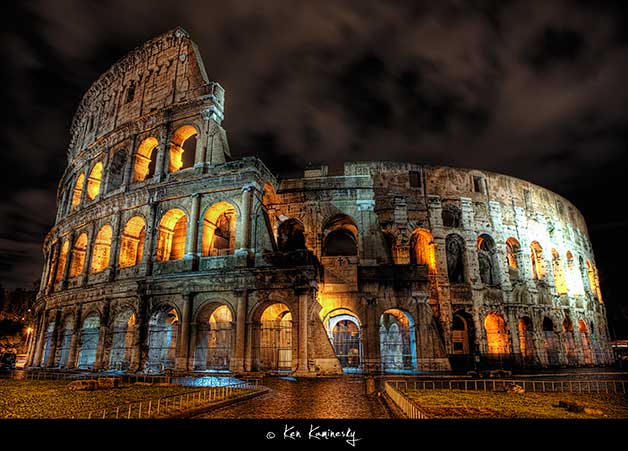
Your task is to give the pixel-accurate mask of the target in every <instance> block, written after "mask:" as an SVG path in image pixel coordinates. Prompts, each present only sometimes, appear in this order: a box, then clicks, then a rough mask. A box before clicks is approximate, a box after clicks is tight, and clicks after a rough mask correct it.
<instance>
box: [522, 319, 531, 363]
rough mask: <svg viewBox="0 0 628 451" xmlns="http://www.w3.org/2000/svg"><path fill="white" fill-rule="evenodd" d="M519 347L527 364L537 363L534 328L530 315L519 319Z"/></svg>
mask: <svg viewBox="0 0 628 451" xmlns="http://www.w3.org/2000/svg"><path fill="white" fill-rule="evenodd" d="M519 349H520V350H521V356H522V357H523V361H524V363H525V364H526V365H530V364H533V363H535V362H534V360H535V349H534V328H533V325H532V320H531V319H530V317H528V316H523V317H521V318H520V319H519Z"/></svg>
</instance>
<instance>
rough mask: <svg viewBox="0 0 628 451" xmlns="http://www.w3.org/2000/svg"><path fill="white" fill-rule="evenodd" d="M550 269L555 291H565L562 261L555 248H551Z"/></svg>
mask: <svg viewBox="0 0 628 451" xmlns="http://www.w3.org/2000/svg"><path fill="white" fill-rule="evenodd" d="M552 271H553V272H554V286H555V287H556V293H558V294H565V293H567V282H566V280H565V273H564V269H563V263H562V262H561V261H560V255H559V254H558V251H557V250H556V249H552Z"/></svg>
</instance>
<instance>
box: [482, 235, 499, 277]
mask: <svg viewBox="0 0 628 451" xmlns="http://www.w3.org/2000/svg"><path fill="white" fill-rule="evenodd" d="M477 248H478V264H479V268H480V279H481V280H482V283H483V284H484V285H488V286H491V287H493V286H497V285H499V271H498V269H497V256H496V252H495V241H493V238H491V237H490V236H489V235H487V234H482V235H480V236H479V237H478V239H477Z"/></svg>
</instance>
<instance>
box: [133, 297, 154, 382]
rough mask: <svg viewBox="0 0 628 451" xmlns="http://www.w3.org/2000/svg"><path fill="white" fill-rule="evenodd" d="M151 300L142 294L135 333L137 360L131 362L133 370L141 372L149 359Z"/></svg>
mask: <svg viewBox="0 0 628 451" xmlns="http://www.w3.org/2000/svg"><path fill="white" fill-rule="evenodd" d="M149 310H150V302H149V298H148V296H147V295H146V294H140V295H139V300H138V306H137V325H136V333H135V337H134V339H135V341H134V345H135V361H134V362H131V367H130V370H131V371H135V372H139V371H141V370H142V368H143V367H144V364H145V363H146V361H147V359H148V321H149Z"/></svg>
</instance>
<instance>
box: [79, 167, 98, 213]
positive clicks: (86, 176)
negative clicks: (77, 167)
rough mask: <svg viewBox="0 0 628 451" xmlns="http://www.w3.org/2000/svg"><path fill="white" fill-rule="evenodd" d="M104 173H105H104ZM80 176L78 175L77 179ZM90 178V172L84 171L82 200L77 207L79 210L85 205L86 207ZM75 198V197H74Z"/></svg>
mask: <svg viewBox="0 0 628 451" xmlns="http://www.w3.org/2000/svg"><path fill="white" fill-rule="evenodd" d="M103 172H104V171H103ZM79 175H80V174H78V175H77V177H78V176H79ZM88 178H89V172H88V171H84V172H83V186H82V188H81V200H80V201H79V204H78V205H77V206H76V209H77V210H78V209H79V208H80V207H82V206H83V205H85V199H86V198H87V179H88ZM72 197H74V196H72Z"/></svg>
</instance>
